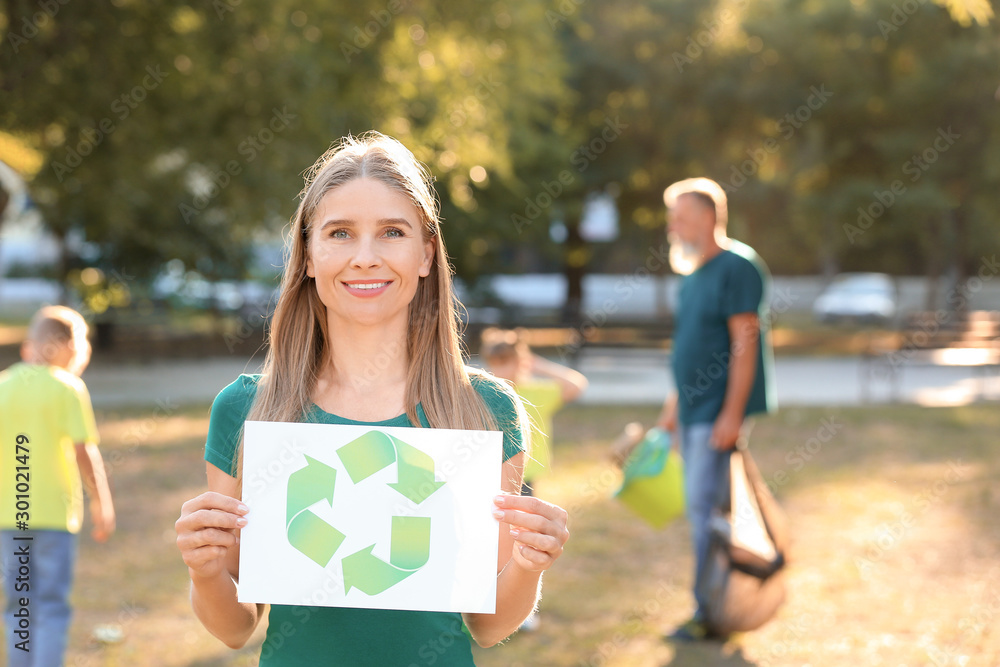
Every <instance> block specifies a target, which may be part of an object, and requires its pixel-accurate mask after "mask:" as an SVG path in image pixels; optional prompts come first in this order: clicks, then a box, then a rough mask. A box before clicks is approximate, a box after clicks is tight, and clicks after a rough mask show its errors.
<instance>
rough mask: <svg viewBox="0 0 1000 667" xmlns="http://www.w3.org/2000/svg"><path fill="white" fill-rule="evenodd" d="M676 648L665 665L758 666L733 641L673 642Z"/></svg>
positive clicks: (672, 666)
mask: <svg viewBox="0 0 1000 667" xmlns="http://www.w3.org/2000/svg"><path fill="white" fill-rule="evenodd" d="M671 645H672V646H673V648H674V656H673V658H672V659H670V660H668V661H667V662H665V663H663V667H757V665H758V663H756V662H750V661H749V660H747V659H746V658H744V657H743V650H742V649H741V648H740V647H739V646H736V645H734V644H732V643H722V642H696V643H690V644H683V643H677V644H671Z"/></svg>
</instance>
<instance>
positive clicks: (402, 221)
mask: <svg viewBox="0 0 1000 667" xmlns="http://www.w3.org/2000/svg"><path fill="white" fill-rule="evenodd" d="M376 224H378V225H397V226H400V227H408V228H409V229H413V225H412V224H410V221H409V220H407V219H406V218H381V219H379V220H378V221H377V223H376ZM331 225H336V226H338V227H353V226H354V225H355V222H354V221H353V220H349V219H342V218H331V219H330V220H324V221H323V222H322V224H320V229H326V228H327V227H329V226H331Z"/></svg>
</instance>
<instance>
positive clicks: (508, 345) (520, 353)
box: [479, 327, 531, 364]
mask: <svg viewBox="0 0 1000 667" xmlns="http://www.w3.org/2000/svg"><path fill="white" fill-rule="evenodd" d="M480 340H481V341H482V345H481V347H480V348H479V356H480V357H482V358H483V360H485V361H486V362H487V363H491V364H492V363H504V362H508V361H513V360H515V359H522V358H524V357H525V356H526V355H530V354H531V348H530V347H529V346H528V343H527V341H525V340H524V330H523V329H499V328H497V327H488V328H486V329H483V333H482V335H481V337H480Z"/></svg>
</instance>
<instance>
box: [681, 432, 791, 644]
mask: <svg viewBox="0 0 1000 667" xmlns="http://www.w3.org/2000/svg"><path fill="white" fill-rule="evenodd" d="M729 475H730V485H729V501H728V503H726V504H725V505H723V506H721V507H719V508H716V510H715V513H714V515H713V517H712V520H711V524H710V525H711V537H710V538H709V548H708V560H707V562H706V564H705V567H704V568H703V570H702V573H701V577H700V578H699V580H698V582H697V583H696V586H697V588H698V591H699V595H700V596H701V597H703V599H705V600H708V606H707V609H706V610H705V611H706V618H705V622H706V623H707V624H708V626H709V628H710V629H711V630H712V632H714V633H716V634H718V635H723V636H725V635H728V634H730V633H733V632H746V631H749V630H755V629H756V628H759V627H760V626H762V625H763V624H764V623H766V622H767V621H769V620H771V618H773V617H774V615H775V613H777V611H778V608H779V607H780V606H781V604H782V603H783V602H784V601H785V581H784V572H783V569H784V567H785V563H786V553H787V548H788V530H787V523H786V520H785V515H784V512H783V510H782V509H781V507H780V506H779V505H778V503H777V501H776V500H775V499H774V496H772V495H771V492H770V490H768V488H767V484H766V483H765V482H764V480H763V478H762V477H761V475H760V472H759V471H758V470H757V466H756V465H755V464H754V462H753V459H752V458H751V456H750V453H749V452H748V451H746V450H745V449H737V450H734V451H733V453H732V455H731V458H730V473H729Z"/></svg>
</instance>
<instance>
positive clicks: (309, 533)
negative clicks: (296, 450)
mask: <svg viewBox="0 0 1000 667" xmlns="http://www.w3.org/2000/svg"><path fill="white" fill-rule="evenodd" d="M336 481H337V471H336V470H335V469H334V468H331V467H330V466H328V465H326V464H325V463H321V462H320V461H317V460H316V459H314V458H310V457H309V456H306V467H305V468H301V469H299V470H296V471H295V472H293V473H292V474H291V475H289V477H288V500H287V505H286V513H285V530H286V534H287V535H288V543H289V544H291V545H292V546H293V547H295V548H296V549H297V550H298V551H300V552H301V553H303V554H305V555H306V556H308V557H309V558H311V559H312V560H313V561H315V562H316V563H317V564H318V565H319V566H320V567H326V565H327V563H329V562H330V559H331V558H333V554H334V553H335V552H336V551H337V549H338V548H339V547H340V545H341V543H342V542H343V541H344V538H345V535H344V534H343V533H342V532H340V531H339V530H337V529H336V528H334V527H333V526H331V525H330V524H328V523H327V522H326V521H323V519H321V518H319V517H318V516H317V515H316V514H315V513H313V511H312V510H310V509H309V508H310V507H311V506H312V505H314V504H315V503H316V502H318V501H320V500H326V501H327V502H329V503H330V506H331V507H332V506H333V491H334V487H335V486H336Z"/></svg>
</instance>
